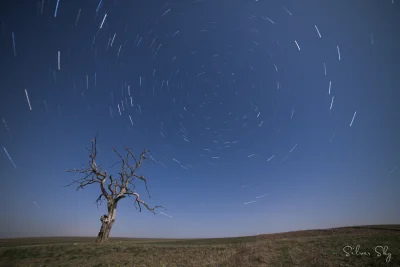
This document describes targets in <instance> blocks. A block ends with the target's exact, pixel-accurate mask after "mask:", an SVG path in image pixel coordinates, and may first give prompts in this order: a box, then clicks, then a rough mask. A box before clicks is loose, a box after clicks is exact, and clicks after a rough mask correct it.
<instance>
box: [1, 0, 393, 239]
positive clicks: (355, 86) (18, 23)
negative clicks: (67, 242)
mask: <svg viewBox="0 0 400 267" xmlns="http://www.w3.org/2000/svg"><path fill="white" fill-rule="evenodd" d="M343 3H346V4H343ZM2 5H3V4H2ZM7 5H9V6H7V8H3V7H2V8H1V10H2V11H1V13H0V14H1V16H0V20H1V39H0V53H1V62H0V66H1V81H0V88H1V94H0V113H1V114H0V116H1V118H2V125H1V126H2V128H1V129H0V142H1V145H2V148H3V149H2V156H1V157H0V176H1V179H2V181H4V182H3V185H4V186H3V187H2V189H1V193H2V195H4V194H8V192H11V191H12V192H13V193H11V195H10V196H9V197H8V198H11V199H10V201H12V202H11V203H13V204H12V205H11V206H12V207H10V206H7V207H2V210H1V211H2V213H3V214H4V213H10V214H11V213H12V215H10V216H9V220H10V221H9V226H7V229H5V231H7V233H4V235H5V236H19V235H23V236H27V235H28V236H29V235H32V236H37V235H91V234H93V233H95V232H96V231H97V230H98V218H99V216H100V215H101V214H103V212H104V210H102V209H106V208H105V207H99V208H98V209H97V208H95V204H94V201H95V199H96V198H97V195H98V192H97V190H98V188H95V187H93V188H90V189H89V188H88V189H87V190H86V189H85V191H82V192H76V191H75V190H73V189H72V188H64V187H62V185H65V184H67V183H69V181H70V180H71V179H72V177H71V176H70V175H69V174H68V173H66V170H68V169H72V168H75V167H79V166H81V165H82V164H85V163H86V162H87V160H88V152H87V148H86V147H87V146H88V145H89V143H90V140H91V139H92V138H93V137H94V136H95V135H96V133H98V145H99V151H100V153H99V159H100V164H101V165H102V166H103V167H104V168H106V169H107V170H109V171H114V172H115V173H117V172H118V168H117V167H115V166H113V163H115V162H116V161H117V160H118V158H115V154H114V153H113V150H112V149H113V148H114V147H116V148H117V149H122V148H123V147H124V146H127V147H130V148H131V149H132V151H134V152H135V153H140V152H141V151H143V149H145V148H147V149H149V151H150V153H151V154H149V155H150V158H149V159H148V160H147V161H146V163H145V164H144V166H143V167H142V168H141V170H140V172H141V174H142V175H145V176H146V177H147V179H148V183H149V190H150V192H151V193H152V197H151V198H150V199H147V200H146V202H149V203H151V204H160V205H163V206H165V207H166V208H167V211H165V213H163V212H159V214H160V215H164V216H158V215H159V214H157V215H156V216H154V215H152V214H145V213H138V212H137V211H136V210H135V208H134V206H133V202H130V201H129V200H128V199H126V201H124V203H123V204H121V205H120V206H119V208H118V212H119V214H118V216H117V220H116V224H115V227H114V228H113V230H112V231H113V232H112V235H114V236H136V237H137V236H143V237H203V236H235V235H251V234H255V233H256V232H265V233H267V232H276V231H288V230H296V229H311V228H324V227H333V226H340V225H348V224H378V223H385V224H387V223H390V222H396V221H397V223H398V221H399V219H400V217H399V213H398V212H395V210H396V209H395V206H394V203H396V199H397V202H398V200H399V197H398V189H399V188H400V187H399V186H400V182H399V181H400V179H399V178H400V176H399V171H398V169H397V166H398V164H399V161H400V153H399V148H400V141H399V138H398V137H399V136H400V123H399V122H400V121H399V114H400V112H399V111H400V106H399V105H398V99H399V97H400V94H399V90H398V88H399V85H400V78H399V77H397V74H396V73H397V70H398V69H399V67H400V64H399V51H398V47H400V40H399V35H398V32H399V25H400V23H399V2H397V1H391V0H385V1H369V2H365V1H361V0H357V1H352V2H345V1H328V2H321V1H314V0H309V1H305V2H299V1H290V0H287V1H278V0H274V1H262V0H257V1H247V0H245V1H233V2H232V1H209V0H196V1H155V0H150V1H128V0H120V1H114V0H100V1H99V0H90V1H66V0H61V1H60V0H40V1H36V2H29V1H12V2H9V3H7ZM396 34H397V35H396ZM17 51H18V56H17ZM100 149H101V150H100ZM11 155H12V158H11ZM14 190H15V192H14ZM137 190H138V192H139V193H140V190H144V189H143V188H141V186H139V188H138V189H137ZM396 192H397V193H396ZM32 203H33V204H32ZM16 210H19V211H21V212H16ZM48 213H51V214H52V216H53V217H52V218H51V219H50V220H48V221H43V220H42V219H41V218H42V216H44V215H45V214H48ZM325 213H328V214H327V215H324V216H321V214H325ZM322 217H323V218H322ZM67 218H76V220H78V223H77V224H73V225H75V226H76V225H79V229H74V228H72V226H73V225H69V223H68V219H67ZM16 221H18V223H14V222H16ZM25 222H30V223H29V226H28V225H25ZM132 225H134V226H135V227H132ZM150 228H151V229H153V230H150ZM154 229H155V230H154ZM21 233H22V234H21Z"/></svg>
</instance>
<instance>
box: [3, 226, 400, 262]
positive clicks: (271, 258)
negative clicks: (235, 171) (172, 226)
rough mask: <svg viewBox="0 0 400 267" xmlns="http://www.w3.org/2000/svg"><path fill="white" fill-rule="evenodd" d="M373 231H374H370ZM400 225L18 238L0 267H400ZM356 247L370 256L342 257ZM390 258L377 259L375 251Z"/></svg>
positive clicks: (6, 245)
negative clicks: (191, 235) (190, 235)
mask: <svg viewBox="0 0 400 267" xmlns="http://www.w3.org/2000/svg"><path fill="white" fill-rule="evenodd" d="M375 228H378V229H375ZM399 229H400V226H399V225H390V226H379V227H346V228H336V229H329V230H311V231H297V232H288V233H281V234H271V235H258V236H250V237H238V238H216V239H188V240H174V239H130V238H113V239H110V241H109V242H108V243H106V244H95V243H94V242H93V241H94V239H95V238H81V237H76V238H74V237H64V238H32V239H30V238H24V239H8V240H7V239H3V240H0V245H1V246H3V247H1V248H0V266H24V267H25V266H26V267H27V266H31V267H33V266H76V267H78V266H98V267H100V266H112V267H116V266H135V267H141V266H157V267H158V266H160V267H161V266H165V267H166V266H171V267H172V266H173V267H178V266H181V267H187V266H209V267H217V266H221V267H222V266H226V267H228V266H232V267H246V266H299V267H313V266H315V267H317V266H318V267H324V266H327V267H330V266H360V267H361V266H363V267H364V266H400V231H399ZM346 245H352V246H354V247H355V246H356V245H360V251H368V252H370V253H371V255H370V256H367V255H364V256H361V255H352V256H350V257H346V256H345V253H344V251H343V247H344V246H346ZM379 245H381V246H388V247H389V250H388V253H391V259H390V262H389V263H387V262H385V259H386V258H387V256H381V257H378V256H377V255H376V253H375V251H374V248H375V247H376V246H379Z"/></svg>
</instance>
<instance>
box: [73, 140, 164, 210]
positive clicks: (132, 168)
mask: <svg viewBox="0 0 400 267" xmlns="http://www.w3.org/2000/svg"><path fill="white" fill-rule="evenodd" d="M113 150H114V152H115V153H116V154H117V156H118V157H119V158H120V161H118V162H117V163H121V171H120V172H119V173H118V176H113V175H108V174H107V171H105V170H103V169H102V168H101V167H100V166H99V165H97V163H96V157H97V135H96V137H95V138H94V139H93V140H92V147H91V149H90V151H89V152H90V154H89V167H88V168H82V169H73V170H70V171H68V172H71V173H78V174H82V175H83V177H82V178H80V179H77V180H74V181H73V182H72V183H70V184H68V185H66V186H71V185H73V184H76V185H77V190H79V189H80V188H82V189H83V188H84V187H85V186H87V185H90V184H94V183H99V184H100V189H101V194H100V196H99V197H98V198H97V200H96V204H97V205H99V204H100V205H101V202H102V200H103V199H105V200H106V201H107V203H108V205H112V204H113V203H117V202H118V201H119V200H121V199H123V198H126V197H131V196H135V197H136V199H135V202H134V204H135V208H136V209H137V206H136V205H138V206H139V210H140V212H141V211H142V205H143V206H144V207H145V208H146V209H147V210H149V211H151V212H153V213H154V214H155V209H157V208H164V207H162V206H154V207H150V206H149V205H148V204H147V203H146V202H145V201H143V200H141V199H140V198H139V194H138V193H136V192H135V191H134V190H135V188H136V184H135V181H136V179H137V180H141V181H143V182H144V184H145V188H146V192H147V194H148V196H149V198H151V196H150V192H149V189H148V186H147V179H146V177H144V176H143V175H138V174H136V172H137V170H138V169H139V168H140V166H141V165H142V163H143V161H144V160H145V159H148V158H147V157H146V154H148V151H147V150H144V151H143V152H142V153H141V154H140V157H139V159H138V158H136V157H135V155H134V154H133V153H132V152H131V150H130V149H129V148H125V151H126V155H124V156H125V157H123V156H122V155H121V154H120V153H119V152H118V151H117V149H116V148H114V149H113ZM149 155H150V154H149ZM150 158H151V159H152V160H153V161H154V159H153V157H152V156H151V155H150ZM131 159H133V161H134V162H132V161H131ZM130 161H131V162H130ZM117 163H114V164H113V165H112V166H111V167H113V166H115V164H117ZM107 179H108V180H109V181H107ZM106 183H107V184H106ZM106 188H107V189H108V191H106ZM164 209H165V208H164Z"/></svg>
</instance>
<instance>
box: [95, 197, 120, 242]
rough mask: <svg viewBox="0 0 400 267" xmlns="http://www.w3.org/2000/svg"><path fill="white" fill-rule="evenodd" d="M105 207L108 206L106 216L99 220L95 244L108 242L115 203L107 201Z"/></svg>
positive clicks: (113, 219)
mask: <svg viewBox="0 0 400 267" xmlns="http://www.w3.org/2000/svg"><path fill="white" fill-rule="evenodd" d="M107 206H108V214H107V215H103V216H101V218H100V221H101V228H100V232H99V234H98V235H97V239H96V243H104V242H106V241H107V240H108V237H109V235H110V232H111V228H112V226H113V224H114V221H115V215H116V212H117V203H116V202H115V201H109V202H108V203H107Z"/></svg>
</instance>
